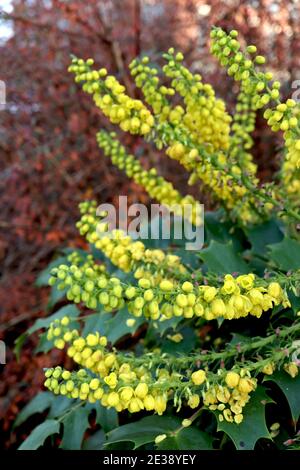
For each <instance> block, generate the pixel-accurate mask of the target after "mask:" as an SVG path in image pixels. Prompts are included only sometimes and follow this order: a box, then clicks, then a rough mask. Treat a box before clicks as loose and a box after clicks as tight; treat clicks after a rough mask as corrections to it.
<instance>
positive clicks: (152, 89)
mask: <svg viewBox="0 0 300 470" xmlns="http://www.w3.org/2000/svg"><path fill="white" fill-rule="evenodd" d="M129 68H130V73H131V75H132V77H133V78H134V81H135V84H136V86H137V87H138V88H140V89H141V90H142V92H143V95H144V97H145V101H146V103H148V104H149V105H150V106H151V107H152V109H153V113H154V114H155V116H157V118H158V119H159V121H160V122H164V121H166V120H170V121H171V122H173V123H176V124H177V123H178V121H177V119H176V117H177V115H178V116H182V114H183V112H184V111H183V109H182V108H181V107H179V106H178V107H176V108H178V109H176V110H174V109H173V108H172V105H171V103H170V101H169V100H168V96H174V94H175V90H174V89H173V88H171V87H166V86H162V85H160V82H159V78H158V70H157V68H155V67H153V66H150V65H149V57H144V58H143V59H142V60H139V59H134V60H133V61H132V62H131V64H130V66H129Z"/></svg>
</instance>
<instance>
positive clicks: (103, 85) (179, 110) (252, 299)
mask: <svg viewBox="0 0 300 470" xmlns="http://www.w3.org/2000/svg"><path fill="white" fill-rule="evenodd" d="M211 53H212V55H213V56H214V57H215V58H216V59H217V60H218V61H219V62H220V65H221V66H223V67H225V68H226V69H227V71H228V75H229V76H231V77H232V78H233V79H234V80H235V81H236V82H238V83H239V86H240V91H239V94H238V97H237V104H236V109H235V112H234V114H233V116H231V115H230V113H229V112H228V111H227V110H226V105H225V103H224V102H223V101H222V100H220V99H219V98H217V96H216V94H215V91H214V90H213V88H212V87H211V86H210V85H209V84H207V83H205V82H204V81H203V79H202V77H201V76H200V75H199V74H193V73H192V72H191V71H190V70H188V69H187V68H186V67H185V66H184V57H183V55H182V54H181V53H180V52H175V51H174V49H173V48H171V49H169V50H168V52H167V53H165V54H163V59H164V61H165V64H164V65H163V67H162V68H158V67H156V66H154V65H153V64H151V62H150V59H149V58H148V57H143V58H137V59H135V60H134V61H133V62H132V63H131V64H130V72H131V74H132V76H133V77H134V80H135V83H136V86H137V88H138V89H139V90H140V94H141V95H143V100H140V99H134V98H132V97H130V96H129V95H128V94H127V93H126V89H125V87H124V86H123V85H122V84H121V83H119V82H118V80H117V79H116V78H115V77H113V76H110V75H108V72H107V70H106V69H104V68H101V69H100V70H98V69H96V68H95V67H94V61H93V59H88V60H83V59H81V58H77V57H73V59H72V64H71V65H70V67H69V71H70V72H71V73H73V74H74V76H75V82H76V83H79V84H81V85H82V88H83V90H84V91H85V92H87V93H89V94H91V96H92V98H93V100H94V102H95V105H96V106H97V107H99V108H100V110H101V111H102V113H103V114H104V115H105V116H106V117H107V118H108V119H109V120H110V122H111V123H112V124H115V125H116V126H117V127H119V128H120V129H121V130H122V131H124V132H128V133H130V134H132V135H134V136H137V138H141V137H143V138H145V139H146V141H147V142H149V143H150V142H151V143H152V144H154V145H155V146H156V147H157V148H158V149H161V150H162V149H165V153H166V155H167V156H168V157H170V158H172V159H175V160H177V161H178V162H179V163H180V164H181V165H182V166H183V168H184V169H186V170H187V171H188V172H189V173H190V180H189V182H190V183H191V184H201V187H204V188H206V189H207V190H208V191H209V192H210V194H212V196H213V198H214V199H215V200H216V201H218V203H219V206H220V209H219V210H218V211H216V212H208V213H206V214H205V215H204V214H203V213H202V212H201V206H200V202H199V201H197V200H196V199H195V198H194V197H192V196H191V195H181V194H180V192H179V191H178V190H176V188H174V187H173V185H172V183H171V182H168V181H166V180H165V179H164V177H163V176H161V175H159V174H158V171H157V170H156V169H155V168H150V169H147V170H146V169H145V168H144V167H143V165H142V163H141V162H140V160H139V159H138V158H137V157H135V156H134V155H131V154H128V153H127V151H126V148H125V147H124V146H123V145H122V144H121V142H120V141H119V140H118V137H117V133H116V132H115V131H114V132H107V131H105V130H101V131H100V132H99V133H98V134H97V142H98V144H99V147H100V148H101V149H102V151H103V154H104V155H105V156H106V157H107V158H110V159H111V161H112V162H113V164H114V165H116V166H117V167H118V168H119V169H120V170H123V171H124V172H125V173H126V175H127V176H128V177H130V178H132V179H133V180H134V181H135V183H137V184H139V185H141V186H143V187H144V189H145V191H146V192H147V193H148V194H149V196H150V198H152V199H154V200H156V201H158V202H160V203H161V204H164V205H165V206H167V207H168V208H169V209H170V210H171V211H172V210H173V211H174V212H175V214H176V211H179V212H180V210H182V209H183V208H184V207H185V206H186V205H187V204H189V205H190V206H191V207H192V211H191V213H190V222H191V223H192V224H194V225H195V226H199V225H201V224H202V223H203V217H204V219H205V220H204V222H205V243H206V245H205V248H204V249H202V250H200V251H197V252H188V251H185V250H184V248H183V245H182V244H181V245H180V243H177V246H176V243H175V241H174V240H171V241H170V242H169V245H168V243H166V241H165V240H158V241H153V240H150V241H149V240H134V239H133V238H132V237H131V236H130V235H129V234H127V233H125V232H123V231H122V230H119V229H114V230H113V231H112V232H111V233H106V232H107V225H106V224H105V223H102V222H101V220H102V214H101V215H100V216H98V215H97V202H95V201H85V202H82V203H81V204H80V207H79V209H80V214H81V216H80V220H79V221H78V223H77V228H78V230H79V232H80V234H81V235H82V236H83V237H85V239H86V241H87V242H88V244H89V246H90V250H89V252H85V251H83V250H74V251H73V252H70V250H69V251H68V250H67V252H64V254H63V256H62V257H61V258H58V259H57V260H55V261H54V263H52V264H51V266H50V268H49V270H48V271H47V272H45V273H42V275H41V276H40V278H39V283H40V285H42V284H43V283H45V279H46V278H47V280H48V281H49V284H50V286H52V293H51V298H50V301H51V305H50V307H51V308H52V307H53V305H54V304H55V303H57V302H58V301H61V300H62V299H63V298H64V297H66V299H67V300H68V301H70V304H69V305H66V306H64V307H62V308H61V309H59V310H58V311H57V312H55V313H54V314H53V315H52V316H50V317H49V318H46V319H43V320H38V321H37V322H36V324H35V325H34V326H33V327H32V328H31V329H30V330H29V333H32V332H34V331H36V330H38V329H40V328H46V329H47V331H46V332H45V333H43V334H42V336H41V341H40V346H39V351H49V350H50V349H51V348H56V349H59V350H65V351H66V354H67V356H68V357H69V358H70V360H68V361H67V363H68V364H69V365H70V364H71V363H72V364H73V366H72V365H70V367H69V368H68V369H67V368H64V367H62V366H61V365H57V366H56V367H50V368H48V369H46V370H45V371H44V372H45V382H44V386H45V388H46V389H47V391H44V392H42V393H41V394H40V395H38V396H37V397H36V398H35V399H34V400H33V402H31V403H30V404H29V405H28V406H27V407H26V408H25V409H24V410H23V412H22V413H21V414H20V416H19V418H18V423H17V424H21V423H22V422H23V421H24V420H25V419H26V418H27V417H28V416H29V415H30V414H32V413H34V412H37V411H44V410H46V409H48V408H50V412H49V414H48V416H47V419H46V420H45V421H44V422H43V423H42V424H40V425H39V427H38V428H36V429H35V430H34V431H33V432H32V434H31V435H30V436H29V437H28V438H27V440H26V441H24V443H23V444H22V445H21V448H37V447H39V446H40V445H42V444H43V443H44V440H45V439H46V438H47V437H48V436H50V435H53V436H54V435H56V440H55V441H53V442H54V443H55V445H60V446H61V447H63V448H80V447H81V446H83V448H86V449H91V448H95V449H96V448H97V449H100V448H116V445H117V444H116V443H119V444H118V445H119V447H121V448H124V449H125V448H130V447H131V448H132V447H134V448H137V447H143V446H146V445H147V446H148V447H147V448H158V449H178V448H179V449H211V448H216V449H218V448H221V449H223V448H227V447H228V448H232V447H234V446H235V447H236V448H238V449H253V448H254V446H258V447H262V448H269V447H270V446H271V447H272V446H273V447H276V446H277V447H278V448H283V447H284V445H286V446H293V448H295V447H297V445H298V441H299V439H298V437H297V435H296V433H297V421H298V418H299V414H300V401H299V399H297V396H299V392H300V376H299V375H298V367H299V360H298V354H299V352H300V351H299V347H300V320H299V314H300V312H299V309H300V299H299V297H300V293H299V287H300V242H299V223H300V212H299V200H300V198H299V195H300V179H299V176H300V169H299V168H300V117H299V116H300V107H299V104H297V103H296V102H295V101H294V100H293V99H288V100H287V101H286V102H281V100H280V91H279V90H280V83H279V82H278V81H277V80H276V79H274V78H273V75H272V73H270V72H268V71H265V70H264V68H263V65H264V64H265V58H264V57H262V56H261V55H259V54H257V50H256V47H255V46H254V45H249V46H247V47H246V48H245V49H243V48H242V47H241V45H240V43H239V41H238V33H237V32H236V31H231V32H230V33H229V34H227V33H226V32H225V31H223V30H222V29H220V28H213V30H212V32H211ZM161 75H164V77H165V78H164V81H163V82H162V81H161V78H159V77H160V76H161ZM262 108H264V111H263V115H264V117H265V118H266V120H267V122H268V124H269V125H270V127H271V129H272V130H273V131H274V132H278V131H281V132H282V133H283V141H284V145H283V151H282V161H281V168H280V171H279V172H278V174H277V175H275V177H274V181H272V182H269V183H267V184H261V183H260V181H259V178H258V176H257V167H256V164H255V162H254V161H253V159H252V156H251V147H252V146H253V139H252V137H251V133H252V131H253V130H254V128H255V119H256V113H257V111H258V110H260V109H262ZM98 202H99V201H98ZM174 208H176V209H174ZM99 230H100V231H99ZM49 273H50V274H49ZM18 346H20V344H19V345H18ZM70 361H71V362H70ZM283 394H285V396H286V397H285V398H284V395H283ZM89 420H90V421H89ZM61 425H63V426H62V428H61ZM88 429H89V431H88V432H86V431H87V430H88ZM41 431H43V432H41ZM41 436H42V437H41ZM120 443H121V444H120Z"/></svg>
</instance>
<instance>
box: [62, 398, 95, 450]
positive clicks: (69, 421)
mask: <svg viewBox="0 0 300 470" xmlns="http://www.w3.org/2000/svg"><path fill="white" fill-rule="evenodd" d="M88 416H89V410H87V409H85V408H83V407H81V408H76V409H74V410H72V411H70V413H69V414H68V415H67V416H66V418H65V419H63V421H62V422H63V426H64V431H63V438H62V441H61V444H60V447H61V448H62V449H69V450H79V449H80V448H81V443H82V440H83V436H84V433H85V431H86V430H87V428H88V427H89V420H88Z"/></svg>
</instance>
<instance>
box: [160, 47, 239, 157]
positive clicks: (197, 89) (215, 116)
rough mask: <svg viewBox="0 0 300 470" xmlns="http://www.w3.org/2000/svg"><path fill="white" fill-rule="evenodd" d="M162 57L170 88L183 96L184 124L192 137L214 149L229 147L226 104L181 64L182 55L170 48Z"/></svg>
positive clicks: (229, 118)
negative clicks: (165, 63)
mask: <svg viewBox="0 0 300 470" xmlns="http://www.w3.org/2000/svg"><path fill="white" fill-rule="evenodd" d="M164 58H165V59H166V60H167V65H165V66H164V67H163V72H164V73H165V75H166V76H167V77H169V78H171V79H172V82H171V85H172V87H173V88H174V89H175V90H176V91H177V92H178V93H179V95H181V96H182V97H183V101H184V104H185V112H184V115H183V123H184V124H185V126H186V127H187V128H188V129H189V131H190V132H191V137H192V139H193V140H194V141H195V142H199V143H204V144H210V145H211V147H212V150H213V151H214V150H221V149H222V150H224V149H228V147H229V133H230V122H231V117H230V116H229V114H228V113H226V109H225V103H224V102H223V101H222V100H220V99H217V98H216V96H215V92H214V90H213V88H212V86H211V85H209V84H207V83H203V82H202V78H201V75H199V74H192V73H191V72H190V71H189V70H188V69H187V68H186V67H184V66H183V65H182V61H183V59H184V57H183V54H181V53H177V54H175V52H174V50H173V49H169V51H168V53H167V54H164ZM208 149H209V146H208Z"/></svg>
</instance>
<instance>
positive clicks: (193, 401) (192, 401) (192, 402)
mask: <svg viewBox="0 0 300 470" xmlns="http://www.w3.org/2000/svg"><path fill="white" fill-rule="evenodd" d="M199 403H200V397H199V395H196V394H194V395H191V396H190V397H189V400H188V406H189V407H190V408H197V407H198V406H199Z"/></svg>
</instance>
